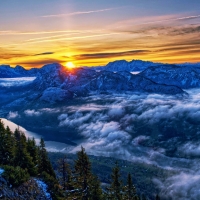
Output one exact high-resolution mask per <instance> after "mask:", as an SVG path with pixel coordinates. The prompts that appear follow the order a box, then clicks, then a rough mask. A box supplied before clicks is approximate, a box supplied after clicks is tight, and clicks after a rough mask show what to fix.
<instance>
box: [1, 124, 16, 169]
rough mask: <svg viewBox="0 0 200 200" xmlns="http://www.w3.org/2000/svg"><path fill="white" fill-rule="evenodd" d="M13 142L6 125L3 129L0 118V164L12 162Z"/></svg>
mask: <svg viewBox="0 0 200 200" xmlns="http://www.w3.org/2000/svg"><path fill="white" fill-rule="evenodd" d="M13 142H14V138H13V137H12V132H11V131H10V129H9V128H8V127H7V128H6V129H5V127H4V124H3V122H2V121H1V120H0V164H3V165H8V164H11V163H12V161H13V156H14V149H13Z"/></svg>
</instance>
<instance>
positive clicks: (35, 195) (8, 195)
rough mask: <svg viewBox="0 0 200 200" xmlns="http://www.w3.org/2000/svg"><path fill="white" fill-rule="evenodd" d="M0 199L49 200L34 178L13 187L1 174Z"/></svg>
mask: <svg viewBox="0 0 200 200" xmlns="http://www.w3.org/2000/svg"><path fill="white" fill-rule="evenodd" d="M0 199H10V200H27V199H29V200H41V199H42V200H49V199H50V198H48V197H47V196H46V194H45V192H44V191H43V190H42V188H40V187H39V186H38V184H37V182H36V180H34V179H30V180H29V181H28V182H26V183H23V184H22V185H20V186H19V187H16V188H13V187H10V186H9V185H8V183H7V182H6V180H5V179H4V178H2V177H1V176H0Z"/></svg>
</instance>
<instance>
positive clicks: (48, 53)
mask: <svg viewBox="0 0 200 200" xmlns="http://www.w3.org/2000/svg"><path fill="white" fill-rule="evenodd" d="M51 54H54V52H43V53H38V54H35V55H34V56H44V55H51Z"/></svg>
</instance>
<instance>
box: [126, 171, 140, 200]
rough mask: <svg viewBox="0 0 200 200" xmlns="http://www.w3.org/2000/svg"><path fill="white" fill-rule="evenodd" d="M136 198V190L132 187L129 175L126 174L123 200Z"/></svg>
mask: <svg viewBox="0 0 200 200" xmlns="http://www.w3.org/2000/svg"><path fill="white" fill-rule="evenodd" d="M136 197H137V195H136V189H135V186H134V185H133V182H132V178H131V174H130V173H129V174H128V178H127V185H126V186H125V187H124V195H123V199H124V200H135V199H136Z"/></svg>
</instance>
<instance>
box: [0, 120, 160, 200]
mask: <svg viewBox="0 0 200 200" xmlns="http://www.w3.org/2000/svg"><path fill="white" fill-rule="evenodd" d="M91 167H92V166H91V162H90V160H89V157H88V156H87V154H86V152H85V149H84V148H83V147H82V148H81V150H80V151H79V152H77V157H76V160H75V161H74V166H72V165H71V164H69V163H68V159H67V158H66V157H62V158H60V159H59V160H58V161H57V162H56V167H54V169H53V167H52V164H51V162H50V160H49V158H48V154H47V151H46V149H45V143H44V140H43V139H41V141H40V144H39V146H38V145H36V142H35V140H34V138H33V139H30V138H28V139H27V138H26V137H25V135H24V133H23V132H21V131H20V130H19V129H16V130H15V131H14V132H12V131H11V130H10V129H9V127H4V124H3V123H2V122H1V121H0V197H1V199H44V200H45V199H53V200H54V199H55V200H57V199H58V200H59V199H60V200H64V199H69V200H70V199H71V200H72V199H80V200H101V199H102V200H103V199H105V200H108V199H109V200H110V199H111V200H112V199H113V200H115V199H116V200H126V199H130V200H132V199H133V200H140V199H142V200H144V199H148V198H147V197H145V196H144V195H140V194H137V190H136V188H135V186H134V184H133V181H132V177H131V174H130V173H129V174H128V177H127V182H126V183H125V184H123V183H122V180H121V178H122V177H121V174H120V168H119V166H118V163H115V165H114V166H113V169H112V173H111V176H110V177H111V178H110V184H107V185H106V186H102V184H101V182H100V181H99V179H98V177H97V176H95V174H93V173H92V170H91V169H92V168H91ZM155 198H156V199H160V198H159V196H158V195H157V196H156V197H155Z"/></svg>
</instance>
